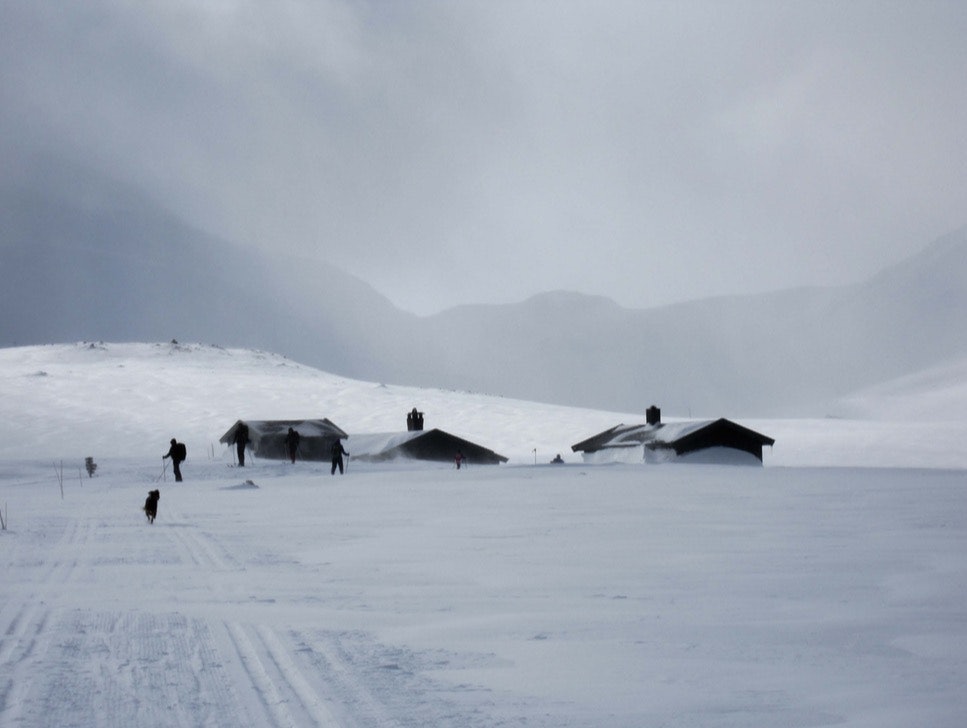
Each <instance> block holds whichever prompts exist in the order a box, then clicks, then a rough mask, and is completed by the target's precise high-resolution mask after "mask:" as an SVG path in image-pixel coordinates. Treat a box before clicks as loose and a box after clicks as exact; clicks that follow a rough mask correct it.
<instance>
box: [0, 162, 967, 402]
mask: <svg viewBox="0 0 967 728" xmlns="http://www.w3.org/2000/svg"><path fill="white" fill-rule="evenodd" d="M20 167H21V168H20V170H19V171H20V174H19V176H17V182H16V184H13V183H9V182H8V183H7V184H6V186H5V187H4V188H3V189H2V190H0V255H2V267H0V303H2V306H3V311H4V316H3V319H2V322H0V345H2V346H16V345H25V344H38V343H48V342H62V341H75V340H105V341H136V340H141V341H163V340H168V339H171V338H173V337H175V338H178V339H181V340H188V341H201V342H206V343H218V344H223V345H228V346H247V347H258V348H263V349H268V350H272V351H276V352H279V353H282V354H285V355H287V356H290V357H292V358H296V359H298V360H300V361H304V362H305V363H307V364H310V365H312V366H315V367H318V368H321V369H325V370H328V371H331V372H334V373H338V374H344V375H347V376H352V377H358V378H362V379H368V380H376V381H387V382H396V383H400V384H414V385H422V386H434V387H444V388H456V389H469V390H475V391H482V392H487V393H491V394H500V395H506V396H513V397H520V398H526V399H531V400H540V401H548V402H556V403H562V404H574V405H583V406H591V407H597V408H603V409H612V410H618V411H629V410H631V411H636V410H642V409H643V408H644V407H646V406H647V405H649V404H651V403H657V404H660V405H661V406H662V407H663V408H664V409H665V410H666V411H668V412H670V413H677V414H681V415H687V414H689V413H692V414H695V415H698V414H726V413H736V414H747V415H748V414H782V413H792V412H801V411H806V410H810V409H815V408H817V407H821V406H822V405H823V403H825V402H826V401H828V400H830V399H834V398H837V397H841V396H844V395H847V394H850V393H851V392H854V391H856V390H859V389H862V388H864V387H869V386H873V385H876V384H878V383H880V382H884V381H887V380H890V379H893V378H895V377H900V376H904V375H908V374H911V373H914V372H917V371H920V370H923V369H925V368H928V367H930V366H933V365H937V364H940V363H943V362H949V361H955V360H958V359H961V358H964V357H967V324H965V323H964V322H965V321H967V293H965V292H967V228H965V229H962V230H959V231H957V232H955V233H952V234H950V235H948V236H946V237H944V238H942V239H940V240H938V241H936V242H934V243H933V244H931V245H929V246H928V247H927V248H926V249H924V250H923V252H922V253H920V254H919V255H917V256H915V257H913V258H911V259H909V260H906V261H904V262H902V263H900V264H898V265H895V266H893V267H891V268H889V269H887V270H884V271H882V272H881V273H879V274H877V275H875V276H873V277H872V278H870V279H869V280H867V281H866V282H864V283H861V284H858V285H854V286H847V287H839V288H824V289H819V288H804V289H796V290H788V291H780V292H776V293H771V294H765V295H752V296H733V297H720V298H710V299H704V300H699V301H694V302H689V303H683V304H677V305H674V306H667V307H662V308H655V309H647V310H631V309H625V308H622V307H620V306H618V305H616V304H615V303H614V302H612V301H611V300H609V299H607V298H602V297H592V296H585V295H581V294H577V293H568V292H553V293H543V294H540V295H537V296H534V297H533V298H530V299H528V300H526V301H523V302H521V303H518V304H511V305H474V306H460V307H457V308H453V309H450V310H447V311H444V312H442V313H440V314H436V315H434V316H429V317H417V316H415V315H412V314H409V313H407V312H404V311H401V310H399V309H397V308H395V307H394V306H393V305H392V304H391V303H390V302H389V301H388V300H387V299H386V298H385V297H383V296H382V295H380V294H379V293H378V292H377V291H376V290H374V289H373V288H372V287H370V286H369V285H368V284H366V283H365V282H363V281H361V280H359V279H357V278H355V277H353V276H351V275H349V274H347V273H346V272H344V271H343V270H342V269H341V268H340V262H341V261H340V260H334V261H330V262H327V263H322V262H318V261H309V260H296V259H291V258H278V259H273V258H270V257H268V256H265V255H263V254H261V253H258V252H255V251H252V250H249V249H244V248H241V247H239V246H236V245H234V244H232V243H231V242H229V241H225V240H220V239H217V238H214V237H212V236H210V235H207V234H205V233H204V232H202V231H199V230H197V229H194V228H192V227H190V226H188V225H186V224H184V223H183V222H182V221H180V220H179V219H177V218H176V217H174V216H173V215H171V214H169V213H168V212H166V211H165V210H163V209H161V208H160V207H158V206H156V205H154V204H153V203H152V202H151V201H150V200H147V199H145V198H144V197H142V196H140V195H139V194H138V193H137V192H135V191H133V190H131V189H130V188H128V187H126V186H124V185H121V184H119V183H116V182H114V181H111V180H106V179H103V178H101V177H98V176H95V175H92V174H90V173H88V172H87V171H85V170H83V169H80V168H76V167H70V166H69V165H64V164H62V163H60V162H54V161H52V160H50V159H48V160H46V161H37V160H29V161H28V160H20ZM11 178H12V176H10V177H8V180H9V179H11ZM293 214H298V210H294V211H293ZM344 255H345V257H346V258H347V259H348V258H349V257H351V256H352V247H351V245H350V244H348V243H347V244H346V245H345V250H344ZM589 264H593V263H589ZM454 275H462V276H472V275H473V271H472V270H458V271H455V272H454Z"/></svg>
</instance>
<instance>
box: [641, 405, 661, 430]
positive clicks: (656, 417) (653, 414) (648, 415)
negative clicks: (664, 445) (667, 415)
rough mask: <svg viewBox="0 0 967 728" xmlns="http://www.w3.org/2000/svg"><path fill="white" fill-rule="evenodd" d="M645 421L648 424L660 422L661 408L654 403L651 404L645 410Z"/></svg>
mask: <svg viewBox="0 0 967 728" xmlns="http://www.w3.org/2000/svg"><path fill="white" fill-rule="evenodd" d="M645 422H647V423H648V424H649V425H658V424H661V410H660V409H658V408H657V407H656V406H655V405H652V406H651V407H649V408H648V409H647V410H645Z"/></svg>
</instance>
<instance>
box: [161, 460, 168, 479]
mask: <svg viewBox="0 0 967 728" xmlns="http://www.w3.org/2000/svg"><path fill="white" fill-rule="evenodd" d="M161 477H163V478H164V479H165V482H166V483H167V482H168V463H166V462H165V459H164V457H162V458H161Z"/></svg>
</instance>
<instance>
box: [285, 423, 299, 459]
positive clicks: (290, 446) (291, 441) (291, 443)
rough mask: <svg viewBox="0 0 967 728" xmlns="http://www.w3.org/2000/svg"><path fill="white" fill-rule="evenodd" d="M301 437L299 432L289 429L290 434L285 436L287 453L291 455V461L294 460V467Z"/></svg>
mask: <svg viewBox="0 0 967 728" xmlns="http://www.w3.org/2000/svg"><path fill="white" fill-rule="evenodd" d="M300 439H301V436H300V435H299V433H298V432H296V431H295V430H293V429H292V428H291V427H290V428H289V432H288V433H287V434H286V436H285V451H286V452H287V453H289V459H291V460H292V463H293V465H294V464H295V455H296V453H297V452H298V451H299V440H300Z"/></svg>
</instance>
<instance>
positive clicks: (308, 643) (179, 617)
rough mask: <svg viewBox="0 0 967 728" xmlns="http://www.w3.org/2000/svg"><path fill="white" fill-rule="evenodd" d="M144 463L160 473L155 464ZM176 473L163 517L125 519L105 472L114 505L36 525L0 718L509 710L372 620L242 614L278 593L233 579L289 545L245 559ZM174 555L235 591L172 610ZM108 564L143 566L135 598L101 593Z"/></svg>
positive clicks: (6, 607) (20, 722)
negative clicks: (378, 632)
mask: <svg viewBox="0 0 967 728" xmlns="http://www.w3.org/2000/svg"><path fill="white" fill-rule="evenodd" d="M133 479H134V480H137V481H140V482H142V483H144V484H145V485H147V487H149V488H152V487H155V486H158V485H159V484H158V483H156V482H155V479H154V478H153V477H151V476H148V475H146V474H145V473H140V474H137V475H134V478H133ZM160 485H161V486H162V487H163V486H165V485H166V486H167V487H163V490H162V493H163V495H162V499H161V503H160V505H159V519H158V520H157V521H156V523H155V524H154V525H152V526H148V525H147V524H145V523H144V522H143V521H139V522H138V524H137V526H126V527H125V528H123V529H121V530H119V529H118V528H117V525H116V522H115V523H113V524H112V521H115V516H116V514H115V513H112V511H115V510H116V506H112V505H110V504H111V502H112V501H114V500H115V498H116V495H117V491H115V490H113V489H108V490H105V491H101V490H99V489H98V488H97V487H96V485H95V487H90V488H88V489H86V491H85V496H86V497H90V496H93V497H94V498H96V499H97V500H98V505H97V506H95V507H94V509H93V510H94V511H96V512H98V513H99V514H101V515H99V516H98V517H96V518H90V517H86V516H89V514H90V510H88V511H87V512H86V513H84V514H78V516H77V517H73V514H72V515H69V516H67V517H63V518H59V519H58V520H57V523H58V525H59V526H60V527H61V532H60V534H59V535H57V536H56V537H55V536H54V534H52V533H51V532H50V530H49V528H48V529H47V530H46V531H45V532H39V531H38V532H28V533H25V534H21V535H22V536H26V537H27V538H28V539H30V540H32V541H33V542H34V543H33V546H32V547H31V548H29V549H27V550H25V551H19V552H18V555H19V557H20V558H21V559H23V558H30V557H24V556H23V554H25V553H28V552H30V551H36V553H37V557H36V558H37V562H36V564H22V563H21V564H20V565H21V566H33V567H35V568H33V569H32V570H31V573H33V574H34V575H35V576H39V578H37V579H36V581H35V582H34V583H33V584H31V585H30V586H29V588H27V587H21V588H12V589H9V590H7V591H9V596H8V598H6V599H5V600H4V603H3V605H2V606H0V634H2V635H3V637H2V640H0V725H3V726H34V725H57V726H90V725H98V726H118V727H121V726H125V727H127V726H132V725H138V726H152V725H165V726H185V727H187V726H197V725H204V726H239V725H263V726H274V727H278V728H282V727H284V726H285V727H288V726H345V727H347V728H353V727H362V726H386V727H387V728H393V727H397V726H398V727H400V728H406V727H409V726H413V727H415V726H422V725H427V724H434V725H440V726H447V725H452V726H475V725H479V726H483V725H495V724H499V722H498V723H495V722H494V716H493V715H492V714H489V716H488V713H487V711H483V712H481V711H480V710H479V708H480V706H481V705H484V704H486V702H487V699H486V694H485V693H479V691H476V690H475V689H474V688H472V687H469V686H458V687H457V688H454V687H453V686H452V685H450V686H443V685H442V684H437V683H435V682H433V681H431V680H430V679H428V678H427V677H425V676H424V675H423V673H424V672H425V671H426V670H431V669H433V668H435V667H438V666H440V665H442V664H448V663H450V662H453V663H456V662H458V661H459V659H451V658H450V657H446V656H444V657H440V656H439V655H436V656H431V657H430V658H427V657H425V656H418V655H415V654H414V653H411V652H409V651H407V650H404V649H401V648H393V647H387V646H384V645H381V644H380V643H378V642H377V641H375V640H374V639H373V638H372V636H370V635H368V634H366V633H364V632H360V631H358V630H354V631H350V632H341V631H339V630H323V629H293V628H285V629H281V630H280V629H277V628H276V627H275V626H273V625H272V624H271V623H268V622H266V621H260V620H256V621H248V620H246V619H243V618H241V617H244V616H245V615H246V614H248V613H249V611H250V610H251V609H252V608H253V607H254V608H255V609H260V608H264V607H271V606H272V602H273V601H274V600H273V599H271V598H265V597H263V596H259V595H258V593H256V594H250V593H246V592H245V591H244V590H243V589H241V588H239V587H237V586H236V587H235V588H234V590H233V588H232V586H231V582H233V580H234V583H235V584H238V583H239V582H240V580H239V576H240V575H242V576H243V577H244V573H245V572H246V570H247V569H248V568H249V566H251V565H252V563H255V564H257V565H259V566H261V565H262V564H259V563H258V562H264V563H265V564H267V565H269V566H271V565H272V562H273V561H274V560H275V559H276V558H277V557H276V556H274V555H272V554H271V553H268V554H266V553H261V552H259V553H257V554H256V555H255V556H256V558H255V559H253V562H252V563H250V564H246V563H244V562H243V561H241V560H240V559H239V558H238V557H237V556H235V555H234V554H233V553H232V551H231V549H230V548H229V547H227V546H226V545H224V544H223V543H221V542H220V541H219V539H218V536H217V535H216V534H214V533H211V532H206V530H205V529H204V528H203V527H200V526H199V525H197V524H196V523H194V522H192V520H191V519H190V518H189V517H188V515H187V514H186V513H185V512H184V510H183V508H181V507H179V506H178V505H177V504H178V498H177V497H175V496H174V493H175V492H176V491H175V490H174V487H175V486H173V485H172V484H170V483H167V484H164V483H162V484H160ZM128 495H129V494H127V495H125V497H126V498H127V496H128ZM166 496H167V497H166ZM129 505H130V504H129V503H125V506H126V507H127V506H129ZM131 528H139V529H142V531H141V533H142V534H143V539H142V543H141V544H140V545H135V546H132V545H131V542H130V541H129V540H128V539H129V538H130V535H131ZM55 538H56V541H55V543H54V544H53V545H50V542H52V541H54V540H55ZM125 548H133V549H134V550H132V551H129V552H127V553H123V551H124V549H125ZM169 567H170V568H172V569H174V570H175V571H174V572H173V574H174V576H177V575H178V574H179V573H182V572H183V571H184V570H185V569H187V570H189V571H191V572H197V573H198V574H202V575H204V576H203V577H200V578H202V579H204V580H205V581H207V582H208V583H209V585H210V586H211V588H212V589H213V590H215V591H216V592H217V594H213V595H211V597H206V600H207V601H208V602H211V603H212V604H215V603H216V602H217V601H218V600H222V599H224V600H225V604H224V605H216V606H215V607H214V608H211V607H204V608H201V609H198V608H194V607H190V606H189V608H187V609H184V610H175V609H170V608H169V609H160V610H158V609H157V607H158V606H159V604H158V601H157V599H158V597H157V594H152V593H147V592H150V591H155V590H157V588H159V585H161V588H163V582H164V581H165V580H166V579H167V578H168V577H167V576H165V574H164V572H165V570H166V569H167V568H169ZM104 568H113V569H117V570H119V571H123V572H124V573H128V572H131V573H140V574H142V577H141V579H134V583H132V594H131V595H130V598H131V604H125V605H117V607H118V608H115V609H112V608H110V604H102V603H100V600H99V598H98V595H96V594H89V593H85V578H86V575H87V574H88V573H89V572H92V571H95V570H98V569H104ZM152 572H155V576H156V577H157V582H155V581H153V579H152V577H151V576H150V574H151V573H152ZM145 574H147V575H148V576H147V577H145ZM145 578H147V581H144V579H145ZM243 580H244V579H243ZM243 580H242V581H243ZM152 584H153V587H152V586H151V585H152ZM149 587H151V588H149ZM197 589H198V587H197V585H195V586H190V587H189V591H197ZM141 590H145V592H146V593H145V595H144V599H143V601H141V600H139V598H138V593H139V592H140V591H141ZM176 599H177V598H176ZM161 606H164V605H161ZM171 606H172V607H173V606H175V605H174V604H173V605H171ZM233 606H234V607H238V611H237V612H236V613H235V616H234V617H231V616H229V617H228V618H226V617H224V616H223V617H208V618H206V617H204V616H199V615H196V614H195V612H198V611H201V612H202V613H204V612H211V611H216V612H219V613H221V614H223V615H224V614H226V613H229V614H231V613H232V612H233ZM454 690H456V691H457V692H461V691H463V692H467V691H469V694H470V695H471V699H470V700H469V701H467V700H464V701H462V703H459V704H458V703H457V702H454V701H453V700H450V699H448V698H446V697H445V695H446V694H447V692H448V691H449V692H450V693H452V692H453V691H454ZM485 716H488V717H486V718H485Z"/></svg>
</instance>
